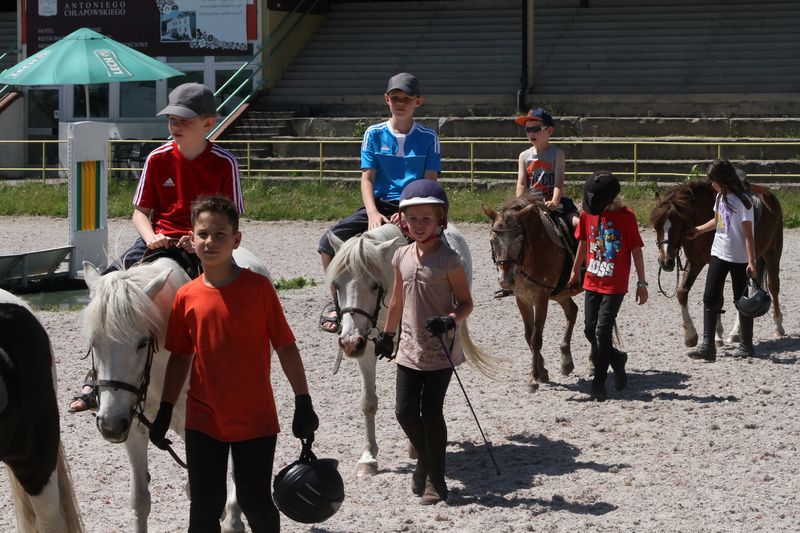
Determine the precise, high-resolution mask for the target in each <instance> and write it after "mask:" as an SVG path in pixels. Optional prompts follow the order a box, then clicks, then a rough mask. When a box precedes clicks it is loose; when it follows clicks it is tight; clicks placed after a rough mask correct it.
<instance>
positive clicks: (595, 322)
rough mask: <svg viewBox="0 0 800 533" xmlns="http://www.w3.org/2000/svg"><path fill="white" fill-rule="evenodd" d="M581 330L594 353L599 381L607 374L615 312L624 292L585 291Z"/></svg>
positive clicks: (611, 348)
mask: <svg viewBox="0 0 800 533" xmlns="http://www.w3.org/2000/svg"><path fill="white" fill-rule="evenodd" d="M585 295H586V296H585V301H584V302H585V306H584V328H583V332H584V334H585V335H586V338H587V339H588V340H589V344H590V345H591V347H592V353H593V354H594V372H595V377H597V379H598V380H599V381H604V380H605V378H606V376H607V375H608V365H609V363H610V361H611V352H612V351H613V349H614V346H613V341H612V334H613V332H614V323H615V322H616V320H617V313H619V308H620V306H621V305H622V300H623V299H624V298H625V295H624V294H601V293H599V292H593V291H586V292H585Z"/></svg>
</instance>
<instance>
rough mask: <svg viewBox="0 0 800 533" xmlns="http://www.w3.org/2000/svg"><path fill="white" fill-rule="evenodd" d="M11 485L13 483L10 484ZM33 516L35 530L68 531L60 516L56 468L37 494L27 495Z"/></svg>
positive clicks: (44, 531) (62, 532)
mask: <svg viewBox="0 0 800 533" xmlns="http://www.w3.org/2000/svg"><path fill="white" fill-rule="evenodd" d="M12 487H13V485H12ZM28 498H29V503H30V506H31V509H32V510H33V514H34V516H35V517H36V518H35V525H36V528H35V531H40V532H42V533H69V532H68V531H67V527H66V523H65V522H64V520H63V518H62V516H61V502H60V499H59V490H58V469H54V470H53V471H52V472H51V473H50V477H49V478H48V480H47V483H45V485H44V487H42V490H41V492H39V494H37V495H35V496H34V495H31V494H29V495H28ZM23 525H24V524H23Z"/></svg>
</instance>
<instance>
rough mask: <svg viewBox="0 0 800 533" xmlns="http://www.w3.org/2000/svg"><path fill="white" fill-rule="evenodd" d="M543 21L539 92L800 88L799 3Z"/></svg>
mask: <svg viewBox="0 0 800 533" xmlns="http://www.w3.org/2000/svg"><path fill="white" fill-rule="evenodd" d="M535 14H536V17H535V32H534V35H535V41H534V43H535V48H534V50H535V57H536V58H537V59H540V61H537V62H536V69H535V80H536V81H535V91H536V92H539V93H546V94H596V93H618V94H619V93H623V94H624V93H652V92H655V93H783V92H796V91H797V86H798V82H800V55H798V54H797V49H798V47H800V32H798V31H797V27H798V24H800V3H798V2H796V1H795V0H764V1H763V2H754V1H752V0H749V1H748V0H696V1H680V0H670V1H669V2H666V1H664V2H653V3H649V2H648V3H643V2H640V1H635V2H634V1H632V0H631V1H622V0H617V1H610V0H606V1H603V0H593V1H592V2H591V7H589V8H542V9H538V10H536V11H535Z"/></svg>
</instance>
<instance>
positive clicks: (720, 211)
mask: <svg viewBox="0 0 800 533" xmlns="http://www.w3.org/2000/svg"><path fill="white" fill-rule="evenodd" d="M707 174H708V179H709V180H710V181H711V185H712V186H713V187H714V190H716V191H717V198H716V200H715V202H714V218H712V219H711V220H709V221H708V222H706V223H705V224H703V225H701V226H697V227H696V228H692V229H690V230H689V231H687V232H686V238H687V239H694V238H695V237H697V236H698V235H700V234H701V233H705V232H707V231H712V230H716V233H715V234H714V243H713V244H712V245H711V259H710V261H709V262H708V275H707V277H706V288H705V292H704V293H703V342H702V344H701V345H700V346H698V347H697V348H695V349H694V350H691V351H690V352H689V353H688V354H687V355H688V356H689V357H691V358H692V359H702V360H705V361H709V362H713V361H716V359H717V354H716V348H715V346H714V329H715V327H716V324H717V315H718V314H719V312H720V308H721V305H722V291H723V289H724V288H725V278H726V277H727V276H728V272H730V274H731V285H732V286H733V298H734V300H738V299H739V298H741V297H742V295H743V294H744V292H745V291H746V290H747V277H748V276H750V277H752V278H755V277H756V276H757V272H756V251H755V250H756V248H755V241H754V237H753V223H754V221H753V204H752V202H751V201H750V197H749V196H748V195H747V193H745V190H744V186H743V185H742V182H741V180H740V179H739V177H738V176H737V174H736V167H734V166H733V165H732V164H731V162H730V161H728V160H727V159H715V160H714V161H713V162H712V163H711V165H709V167H708V173H707ZM739 324H740V326H741V334H742V342H741V343H739V346H738V347H737V348H736V349H735V351H734V352H733V354H732V355H733V356H735V357H751V356H753V355H754V353H755V350H754V349H753V319H752V318H749V317H746V316H744V315H742V314H741V313H739Z"/></svg>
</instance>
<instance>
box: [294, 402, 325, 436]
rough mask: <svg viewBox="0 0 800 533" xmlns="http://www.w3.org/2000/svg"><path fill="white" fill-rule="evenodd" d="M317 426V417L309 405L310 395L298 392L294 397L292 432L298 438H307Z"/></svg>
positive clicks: (312, 407)
mask: <svg viewBox="0 0 800 533" xmlns="http://www.w3.org/2000/svg"><path fill="white" fill-rule="evenodd" d="M318 427H319V417H317V413H315V412H314V406H313V405H311V396H309V395H308V394H298V395H297V396H295V397H294V418H293V419H292V434H293V435H294V436H295V437H297V438H298V439H308V438H310V437H311V436H312V435H313V434H314V432H315V431H316V430H317V428H318Z"/></svg>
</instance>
